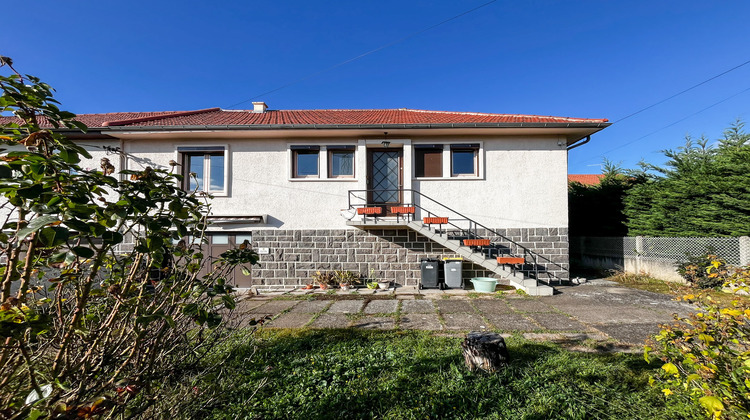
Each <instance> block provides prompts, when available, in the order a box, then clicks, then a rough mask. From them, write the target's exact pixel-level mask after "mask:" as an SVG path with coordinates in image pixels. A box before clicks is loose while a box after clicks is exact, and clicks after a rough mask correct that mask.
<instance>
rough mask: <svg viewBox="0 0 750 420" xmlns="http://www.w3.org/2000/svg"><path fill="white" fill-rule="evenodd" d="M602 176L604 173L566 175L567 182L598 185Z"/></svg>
mask: <svg viewBox="0 0 750 420" xmlns="http://www.w3.org/2000/svg"><path fill="white" fill-rule="evenodd" d="M603 178H604V174H575V175H568V182H577V183H579V184H582V185H586V186H593V185H599V184H600V183H601V182H602V179H603Z"/></svg>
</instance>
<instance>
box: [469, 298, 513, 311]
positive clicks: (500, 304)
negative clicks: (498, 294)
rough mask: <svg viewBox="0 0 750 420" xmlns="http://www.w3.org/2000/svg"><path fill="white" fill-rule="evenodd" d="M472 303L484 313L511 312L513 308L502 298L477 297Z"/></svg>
mask: <svg viewBox="0 0 750 420" xmlns="http://www.w3.org/2000/svg"><path fill="white" fill-rule="evenodd" d="M473 304H474V306H476V308H477V309H479V311H480V312H482V313H484V314H507V313H511V312H513V309H511V307H510V306H508V304H507V303H506V302H505V300H502V299H477V300H475V301H474V302H473Z"/></svg>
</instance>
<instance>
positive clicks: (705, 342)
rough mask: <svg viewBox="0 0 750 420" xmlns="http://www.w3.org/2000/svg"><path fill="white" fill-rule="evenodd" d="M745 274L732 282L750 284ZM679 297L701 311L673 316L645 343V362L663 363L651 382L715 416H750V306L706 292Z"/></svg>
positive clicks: (665, 392)
mask: <svg viewBox="0 0 750 420" xmlns="http://www.w3.org/2000/svg"><path fill="white" fill-rule="evenodd" d="M715 270H716V269H715V268H714V269H709V270H708V271H709V273H711V272H714V271H715ZM748 273H750V271H748V269H747V268H743V269H739V270H737V271H736V272H735V273H734V274H733V275H732V276H731V278H730V281H734V282H736V283H748V281H749V280H750V275H749V274H748ZM682 299H684V300H686V301H690V302H693V301H694V302H697V303H698V306H699V309H700V310H699V311H698V312H696V313H694V314H691V315H690V316H689V317H687V318H680V317H677V316H675V319H676V321H677V322H676V323H675V324H674V325H671V326H665V327H664V329H663V330H662V331H661V332H660V333H659V334H658V335H656V336H655V337H654V339H653V340H652V341H651V343H649V344H650V346H646V348H645V353H644V357H645V358H646V360H647V361H650V360H652V358H653V357H654V356H656V357H658V358H659V359H661V360H662V361H663V362H664V365H663V366H662V367H661V370H660V373H659V374H658V375H657V377H656V378H654V379H652V383H653V384H659V385H660V386H661V387H663V389H662V391H663V392H664V394H665V395H666V396H667V397H668V398H674V397H672V394H675V395H676V396H679V395H681V396H687V397H688V398H690V399H691V400H692V401H693V402H694V403H695V404H699V405H700V406H702V407H703V408H704V409H705V410H706V411H707V413H708V414H709V415H711V416H712V417H713V418H716V419H718V418H721V417H722V416H724V417H729V418H747V417H750V326H749V325H748V317H750V305H748V303H747V302H746V301H740V300H734V301H732V302H731V304H728V305H721V304H719V303H717V302H716V301H715V300H713V299H711V298H710V296H708V295H705V296H695V295H686V296H684V297H683V298H682ZM652 346H653V347H652ZM651 351H653V352H654V353H653V354H652V353H651Z"/></svg>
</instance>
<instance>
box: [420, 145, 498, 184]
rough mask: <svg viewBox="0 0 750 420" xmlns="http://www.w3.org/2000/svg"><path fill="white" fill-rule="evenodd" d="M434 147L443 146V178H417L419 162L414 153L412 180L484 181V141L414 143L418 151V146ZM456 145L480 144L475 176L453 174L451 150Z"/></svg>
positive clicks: (476, 158)
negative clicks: (434, 145)
mask: <svg viewBox="0 0 750 420" xmlns="http://www.w3.org/2000/svg"><path fill="white" fill-rule="evenodd" d="M422 144H425V145H433V144H441V145H443V176H440V177H417V173H416V169H417V162H416V159H417V157H416V153H412V159H411V176H412V179H415V180H417V181H450V180H481V179H484V153H485V152H484V142H483V141H476V140H473V139H468V140H467V139H454V140H451V141H429V140H424V141H419V142H414V143H412V146H411V147H412V149H413V150H416V148H415V146H417V145H422ZM456 144H478V145H479V148H478V149H476V154H475V161H474V163H475V168H474V170H475V173H474V174H458V175H454V174H453V150H452V149H451V145H456Z"/></svg>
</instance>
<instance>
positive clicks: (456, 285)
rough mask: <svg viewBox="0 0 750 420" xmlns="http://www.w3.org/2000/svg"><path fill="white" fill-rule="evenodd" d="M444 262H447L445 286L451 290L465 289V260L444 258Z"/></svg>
mask: <svg viewBox="0 0 750 420" xmlns="http://www.w3.org/2000/svg"><path fill="white" fill-rule="evenodd" d="M443 261H445V286H446V287H449V288H451V289H463V288H464V278H463V276H462V275H461V271H462V270H463V265H464V260H463V258H443Z"/></svg>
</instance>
